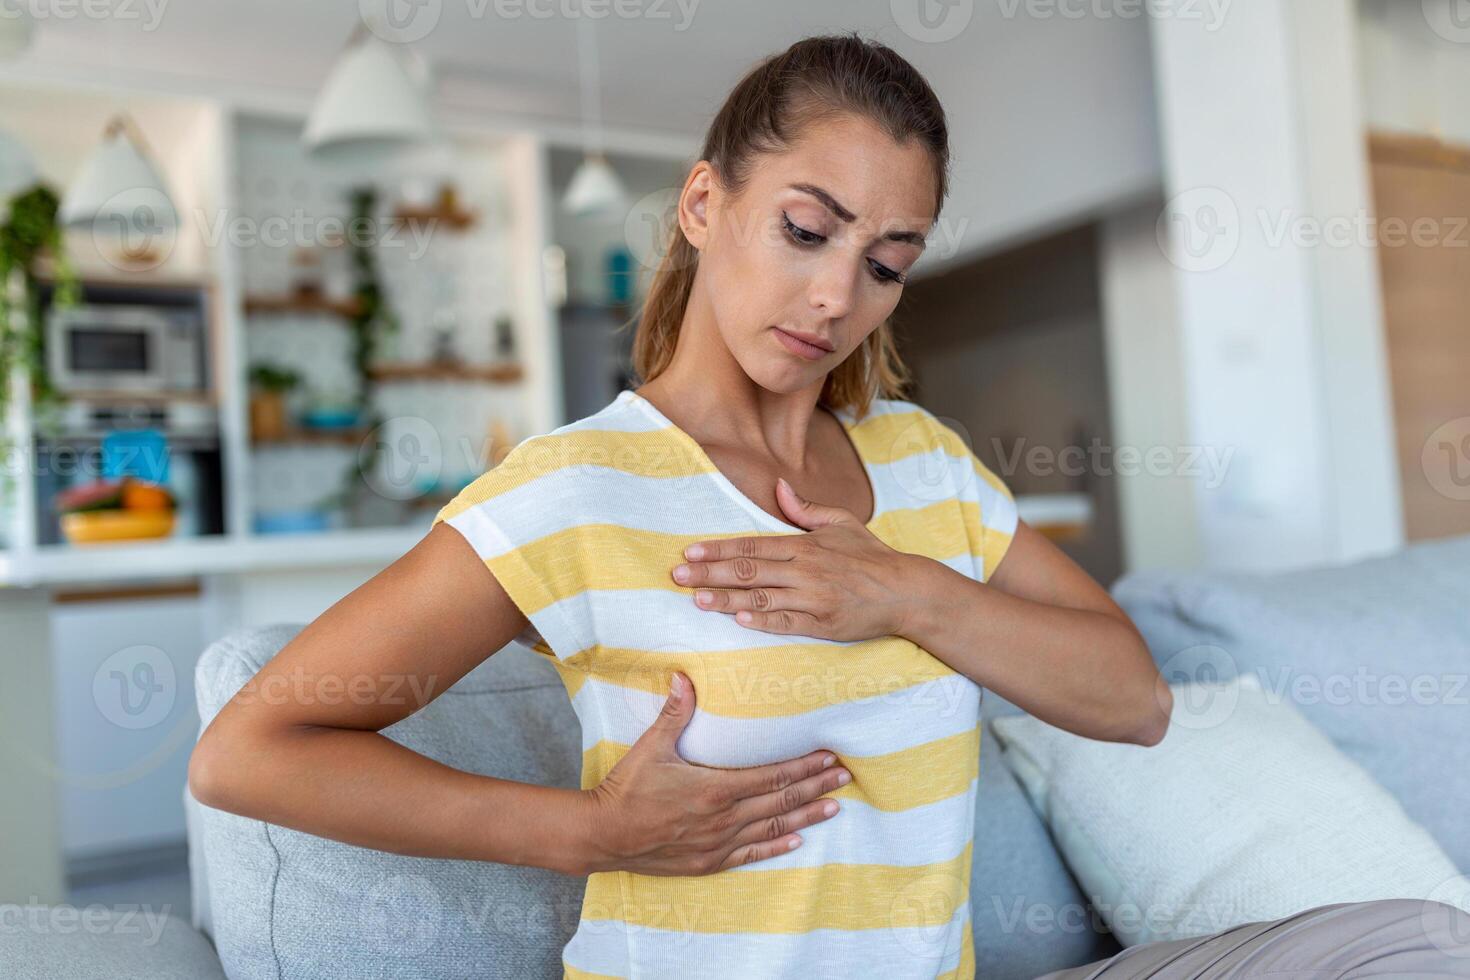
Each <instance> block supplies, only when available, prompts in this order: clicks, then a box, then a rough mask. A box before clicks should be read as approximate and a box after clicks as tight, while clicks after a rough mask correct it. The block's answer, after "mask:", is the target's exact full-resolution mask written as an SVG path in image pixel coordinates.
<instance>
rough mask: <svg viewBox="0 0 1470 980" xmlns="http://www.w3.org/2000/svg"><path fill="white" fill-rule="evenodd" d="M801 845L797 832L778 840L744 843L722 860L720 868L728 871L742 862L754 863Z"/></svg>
mask: <svg viewBox="0 0 1470 980" xmlns="http://www.w3.org/2000/svg"><path fill="white" fill-rule="evenodd" d="M800 846H801V837H800V836H798V835H797V834H787V835H786V836H784V837H781V838H780V839H778V840H772V841H761V842H760V843H757V844H744V845H742V846H740V847H737V848H735V850H733V851H731V852H730V853H729V855H728V856H727V857H726V858H725V860H724V861H722V862H720V867H719V869H718V870H720V871H727V870H729V869H730V868H734V867H738V866H740V865H742V864H754V863H756V862H757V861H764V860H766V859H767V858H773V857H777V856H778V855H781V854H789V853H791V852H792V851H793V850H795V849H796V848H798V847H800Z"/></svg>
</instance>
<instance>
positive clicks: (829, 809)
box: [822, 800, 837, 817]
mask: <svg viewBox="0 0 1470 980" xmlns="http://www.w3.org/2000/svg"><path fill="white" fill-rule="evenodd" d="M822 812H823V813H824V814H826V815H827V816H829V817H830V816H832V814H834V813H836V812H837V801H836V800H828V801H827V802H826V803H824V804H823V805H822Z"/></svg>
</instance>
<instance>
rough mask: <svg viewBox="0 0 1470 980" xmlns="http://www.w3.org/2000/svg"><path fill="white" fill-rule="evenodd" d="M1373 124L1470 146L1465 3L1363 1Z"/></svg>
mask: <svg viewBox="0 0 1470 980" xmlns="http://www.w3.org/2000/svg"><path fill="white" fill-rule="evenodd" d="M1358 14H1359V17H1358V28H1359V46H1360V51H1361V55H1362V66H1363V114H1364V118H1365V121H1366V123H1367V125H1368V126H1369V128H1371V129H1376V130H1384V131H1389V132H1408V133H1421V134H1426V135H1433V136H1438V137H1440V138H1441V139H1444V140H1448V141H1450V142H1459V143H1470V98H1467V97H1466V93H1467V92H1470V15H1467V8H1466V5H1465V3H1464V2H1463V0H1423V2H1414V3H1408V2H1404V0H1359V2H1358Z"/></svg>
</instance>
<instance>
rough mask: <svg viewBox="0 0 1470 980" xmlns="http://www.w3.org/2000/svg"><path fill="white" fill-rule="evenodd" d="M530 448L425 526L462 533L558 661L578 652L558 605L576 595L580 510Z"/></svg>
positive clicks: (564, 482) (576, 633)
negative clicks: (575, 553)
mask: <svg viewBox="0 0 1470 980" xmlns="http://www.w3.org/2000/svg"><path fill="white" fill-rule="evenodd" d="M535 442H536V439H535V438H534V437H533V438H532V439H529V440H526V441H525V442H522V443H521V444H520V445H518V446H517V447H516V448H515V449H513V450H512V451H511V452H510V453H509V454H508V455H507V456H506V457H505V459H504V460H502V461H501V462H500V463H499V464H497V465H496V466H495V467H493V468H491V469H489V470H487V471H486V472H484V473H482V474H480V476H478V477H477V478H475V480H473V481H472V482H471V483H469V484H468V485H467V486H465V487H464V488H463V489H462V490H460V491H459V493H457V494H456V495H455V496H454V498H453V499H452V500H450V501H449V502H448V503H447V504H445V505H444V506H443V507H441V508H440V509H439V511H438V513H437V514H435V515H434V520H433V522H432V524H431V525H430V527H431V528H432V527H433V526H434V525H437V524H440V523H444V524H448V525H449V526H450V527H452V528H454V529H455V530H456V531H458V532H459V533H460V534H461V535H463V536H464V538H465V540H466V541H468V542H469V544H470V547H472V548H473V549H474V550H475V554H476V555H478V556H479V558H480V560H481V561H483V562H484V563H485V567H486V568H488V569H489V570H490V572H491V573H492V574H494V576H495V578H496V581H498V582H499V583H500V586H501V588H503V589H504V590H505V593H506V595H508V596H509V597H510V599H511V601H512V602H514V603H515V605H516V608H517V609H519V610H520V611H521V613H522V614H523V615H525V617H526V619H527V620H528V621H529V622H530V624H531V627H532V628H533V630H534V631H535V633H536V634H537V635H538V636H539V638H540V639H543V640H544V641H545V642H546V644H547V645H549V646H550V647H551V649H552V651H553V652H554V653H555V654H556V656H557V657H558V658H565V657H568V656H570V655H572V654H573V653H576V652H577V651H578V650H580V649H582V648H583V646H584V642H583V640H584V638H583V636H582V633H583V631H582V630H581V629H580V628H579V627H578V625H577V623H576V622H575V620H574V617H573V616H572V615H571V614H570V613H569V612H568V610H567V603H566V602H565V601H564V600H566V599H567V598H569V597H570V596H574V595H575V594H576V593H577V592H579V591H580V590H581V587H580V583H578V582H577V581H575V579H576V577H577V575H578V574H579V573H578V569H579V567H580V565H579V563H578V562H577V561H576V560H575V555H574V554H573V553H571V551H572V549H573V547H574V542H575V538H576V533H575V532H576V528H577V526H578V524H579V523H580V520H581V518H580V509H579V508H578V507H577V505H576V501H575V499H574V498H573V497H572V496H571V494H572V492H573V491H574V489H575V488H574V487H573V486H572V481H570V480H568V479H567V478H566V476H565V474H564V472H563V471H562V470H561V469H560V468H559V467H557V466H556V465H554V463H552V462H551V461H549V460H547V459H545V456H546V454H545V453H539V452H538V451H537V446H536V445H534V443H535ZM528 639H529V640H531V641H532V642H534V640H535V639H537V637H536V636H533V637H529V638H528Z"/></svg>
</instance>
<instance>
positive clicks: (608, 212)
mask: <svg viewBox="0 0 1470 980" xmlns="http://www.w3.org/2000/svg"><path fill="white" fill-rule="evenodd" d="M592 29H593V25H592V21H591V19H590V18H589V17H588V16H587V13H586V11H582V12H581V15H580V16H579V17H578V18H577V47H578V49H579V53H580V55H581V70H580V72H579V75H580V77H581V82H582V119H583V123H584V126H585V130H586V134H585V139H584V142H585V144H586V156H585V157H584V159H583V160H582V164H581V166H579V167H578V168H577V171H576V173H574V174H573V175H572V180H571V183H570V184H568V185H567V190H566V193H565V194H564V195H563V196H562V199H561V206H562V209H563V210H565V211H567V212H568V213H570V214H573V215H576V216H578V217H583V218H614V217H622V215H623V213H624V212H626V211H627V209H628V194H627V191H626V190H624V188H623V182H622V181H621V180H620V179H619V178H618V175H617V171H615V170H613V168H612V165H611V164H609V163H608V162H607V157H606V156H605V155H604V154H603V152H602V120H601V107H600V105H599V90H600V85H601V81H600V79H599V77H598V76H599V66H598V63H597V39H596V37H595V36H594V35H593V33H592Z"/></svg>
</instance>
